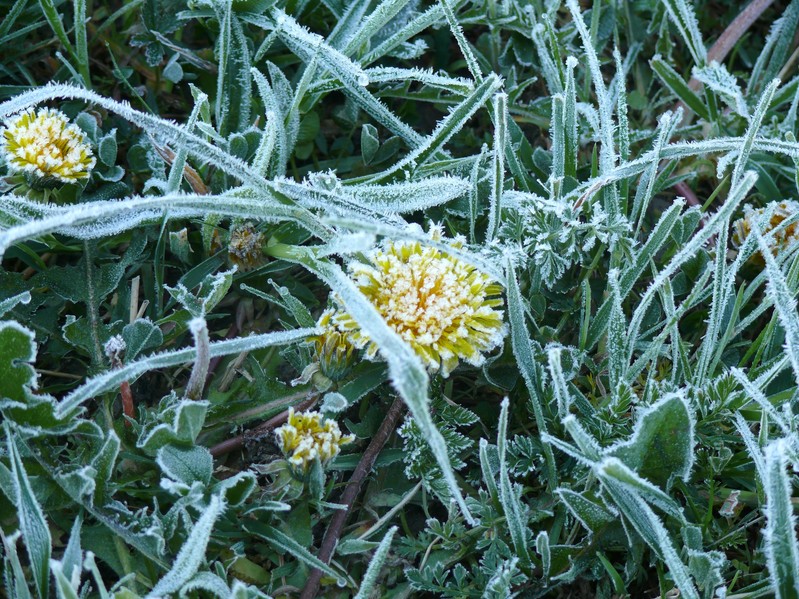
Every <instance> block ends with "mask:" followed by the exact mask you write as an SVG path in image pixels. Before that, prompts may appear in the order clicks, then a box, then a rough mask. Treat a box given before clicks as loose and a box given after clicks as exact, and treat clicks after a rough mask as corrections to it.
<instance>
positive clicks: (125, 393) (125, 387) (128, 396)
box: [119, 381, 136, 427]
mask: <svg viewBox="0 0 799 599" xmlns="http://www.w3.org/2000/svg"><path fill="white" fill-rule="evenodd" d="M119 392H120V393H121V394H122V413H123V414H124V415H125V416H127V418H126V419H125V426H126V427H130V426H131V424H130V420H135V419H136V408H135V406H134V403H133V391H131V389H130V383H129V382H128V381H122V384H121V385H120V386H119ZM128 418H130V420H128Z"/></svg>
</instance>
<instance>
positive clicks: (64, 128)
mask: <svg viewBox="0 0 799 599" xmlns="http://www.w3.org/2000/svg"><path fill="white" fill-rule="evenodd" d="M0 152H2V154H3V157H4V158H5V161H6V163H7V164H8V167H9V169H11V170H12V171H17V172H22V173H26V174H30V175H33V176H34V177H36V178H37V179H41V180H45V181H57V182H61V183H75V182H77V181H79V180H81V179H87V178H88V177H89V172H90V171H91V170H92V168H94V165H95V162H96V160H95V158H94V155H93V154H92V150H91V148H90V147H89V144H88V143H87V142H86V136H85V135H84V133H83V131H81V129H80V128H79V127H78V126H77V125H73V124H70V122H69V120H68V119H67V117H66V115H64V113H62V112H61V111H59V110H53V109H52V108H43V109H40V110H38V111H37V112H34V111H33V109H28V110H26V111H25V112H22V113H20V114H18V115H16V116H13V117H11V118H10V119H8V120H7V121H5V123H4V127H3V128H2V130H0Z"/></svg>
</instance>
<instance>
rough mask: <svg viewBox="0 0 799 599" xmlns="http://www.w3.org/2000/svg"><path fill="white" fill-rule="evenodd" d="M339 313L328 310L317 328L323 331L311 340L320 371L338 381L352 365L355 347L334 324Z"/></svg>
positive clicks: (323, 313)
mask: <svg viewBox="0 0 799 599" xmlns="http://www.w3.org/2000/svg"><path fill="white" fill-rule="evenodd" d="M336 314H337V311H336V310H334V309H332V308H328V309H327V310H325V311H324V312H322V315H321V316H320V317H319V320H318V321H317V323H316V326H317V327H320V328H321V329H322V332H321V333H319V334H318V335H314V336H313V337H311V338H309V341H311V342H313V344H314V350H315V351H316V357H317V359H318V361H319V369H320V370H321V371H322V374H324V375H325V376H326V377H327V378H329V379H330V380H332V381H338V380H340V379H341V378H343V377H344V375H345V374H346V373H347V371H348V370H349V367H350V366H351V364H352V357H353V353H354V352H355V347H354V346H353V345H352V343H350V340H349V338H348V336H347V335H346V334H344V333H343V332H342V331H340V330H339V329H338V328H337V327H336V324H335V322H334V318H335V316H336Z"/></svg>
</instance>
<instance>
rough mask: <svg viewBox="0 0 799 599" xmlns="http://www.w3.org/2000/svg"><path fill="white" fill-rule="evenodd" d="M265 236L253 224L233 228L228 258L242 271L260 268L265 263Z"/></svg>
mask: <svg viewBox="0 0 799 599" xmlns="http://www.w3.org/2000/svg"><path fill="white" fill-rule="evenodd" d="M263 246H264V235H263V233H260V232H259V231H256V230H255V227H254V226H253V224H252V223H244V224H242V225H238V226H236V227H234V228H233V230H232V231H231V232H230V241H229V242H228V247H227V251H228V258H230V261H231V262H232V263H233V264H235V265H236V266H238V267H239V270H241V271H247V270H252V269H254V268H258V267H259V266H261V264H262V263H263V261H264V250H263Z"/></svg>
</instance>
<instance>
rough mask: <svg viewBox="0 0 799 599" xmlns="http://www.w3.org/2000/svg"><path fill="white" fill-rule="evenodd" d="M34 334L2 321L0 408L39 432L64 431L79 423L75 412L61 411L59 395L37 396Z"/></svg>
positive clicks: (19, 422)
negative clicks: (55, 396)
mask: <svg viewBox="0 0 799 599" xmlns="http://www.w3.org/2000/svg"><path fill="white" fill-rule="evenodd" d="M35 359H36V344H35V343H34V335H33V333H32V332H31V331H29V330H28V329H26V328H25V327H23V326H22V325H20V324H18V323H16V322H13V321H5V322H0V373H2V376H0V411H2V413H3V415H4V416H5V418H6V419H8V420H10V421H12V422H14V423H16V425H17V426H18V427H21V428H23V429H25V430H27V431H30V432H33V433H35V434H41V433H44V432H48V433H53V434H62V433H65V432H68V431H69V430H71V429H73V428H74V427H75V426H76V423H75V422H73V420H72V415H61V414H58V413H57V404H56V402H55V398H53V397H52V396H50V395H35V394H34V393H33V391H32V390H33V389H35V388H36V385H37V382H36V371H35V370H34V369H33V366H31V363H32V362H33V361H34V360H35Z"/></svg>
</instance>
